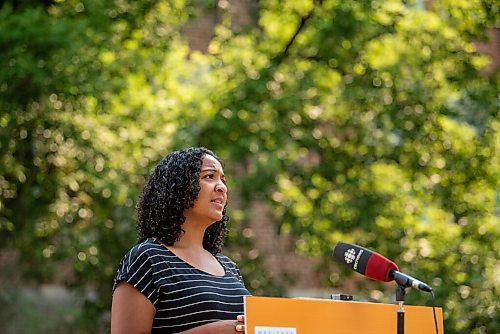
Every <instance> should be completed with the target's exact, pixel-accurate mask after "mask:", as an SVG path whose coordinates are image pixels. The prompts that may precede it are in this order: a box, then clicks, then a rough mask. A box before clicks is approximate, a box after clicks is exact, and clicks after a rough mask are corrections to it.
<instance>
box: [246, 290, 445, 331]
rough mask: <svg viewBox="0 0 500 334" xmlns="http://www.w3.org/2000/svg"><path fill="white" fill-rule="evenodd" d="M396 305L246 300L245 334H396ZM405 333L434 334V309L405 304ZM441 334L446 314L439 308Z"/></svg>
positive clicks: (262, 299)
mask: <svg viewBox="0 0 500 334" xmlns="http://www.w3.org/2000/svg"><path fill="white" fill-rule="evenodd" d="M397 309H398V305H395V304H377V303H367V302H356V301H339V300H329V299H315V298H274V297H256V296H247V297H245V322H246V332H245V333H246V334H354V333H356V334H363V333H364V334H396V333H397ZM404 309H405V326H404V327H405V334H434V333H435V332H436V331H435V326H434V316H433V313H432V307H427V306H410V305H405V306H404ZM436 317H437V323H438V329H439V334H443V312H442V309H441V308H438V307H437V308H436Z"/></svg>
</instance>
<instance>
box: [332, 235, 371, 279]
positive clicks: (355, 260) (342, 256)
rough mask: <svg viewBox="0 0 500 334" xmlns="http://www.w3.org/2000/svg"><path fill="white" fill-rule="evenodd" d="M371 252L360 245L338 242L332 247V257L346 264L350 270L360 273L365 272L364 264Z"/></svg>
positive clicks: (366, 262)
mask: <svg viewBox="0 0 500 334" xmlns="http://www.w3.org/2000/svg"><path fill="white" fill-rule="evenodd" d="M372 254H373V252H372V251H370V250H368V249H366V248H363V247H361V246H357V245H353V244H348V243H345V242H339V243H337V245H335V248H334V249H333V258H334V259H335V260H337V261H338V262H340V263H342V264H344V265H346V266H347V267H349V268H350V269H351V270H354V271H355V272H358V273H360V274H362V275H364V274H365V272H366V266H367V265H368V261H369V260H370V257H371V256H372Z"/></svg>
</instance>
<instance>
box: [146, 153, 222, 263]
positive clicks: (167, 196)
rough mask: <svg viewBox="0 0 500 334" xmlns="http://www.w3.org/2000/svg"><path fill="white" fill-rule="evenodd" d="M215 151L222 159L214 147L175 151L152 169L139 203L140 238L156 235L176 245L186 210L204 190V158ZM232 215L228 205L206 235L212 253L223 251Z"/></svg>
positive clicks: (182, 231) (161, 239)
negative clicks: (211, 148)
mask: <svg viewBox="0 0 500 334" xmlns="http://www.w3.org/2000/svg"><path fill="white" fill-rule="evenodd" d="M207 154H208V155H211V156H213V157H214V158H215V159H217V160H218V161H219V162H220V163H221V165H222V161H221V160H220V158H219V157H218V156H217V155H215V154H214V153H213V152H212V151H211V150H209V149H207V148H204V147H190V148H186V149H183V150H180V151H175V152H172V153H170V154H168V155H167V156H166V157H165V158H163V159H162V160H161V161H160V163H158V165H156V167H155V169H154V170H153V172H151V174H150V176H149V178H148V180H147V182H146V185H145V186H144V189H143V190H142V193H141V194H140V196H139V201H138V203H137V218H138V222H137V239H138V242H142V241H144V240H146V239H147V238H156V239H157V240H159V241H161V242H162V243H164V244H165V245H167V246H172V245H173V244H174V243H175V242H176V241H178V240H179V239H180V237H181V235H182V233H184V230H183V229H182V224H183V223H184V221H185V220H186V218H185V217H184V214H183V212H184V210H185V209H188V208H192V207H193V206H194V203H195V201H196V199H197V198H198V193H199V192H200V185H199V176H200V169H201V165H202V159H203V157H204V156H205V155H207ZM228 221H229V217H228V216H227V214H226V207H224V210H223V212H222V219H221V220H219V221H217V222H215V223H213V224H212V225H210V226H209V227H208V228H207V230H206V231H205V235H204V237H203V247H204V248H205V249H206V250H208V251H209V252H210V253H212V254H214V255H215V254H217V253H219V252H220V251H221V248H222V243H223V242H222V241H223V238H224V237H225V236H226V235H227V232H228V230H227V223H228Z"/></svg>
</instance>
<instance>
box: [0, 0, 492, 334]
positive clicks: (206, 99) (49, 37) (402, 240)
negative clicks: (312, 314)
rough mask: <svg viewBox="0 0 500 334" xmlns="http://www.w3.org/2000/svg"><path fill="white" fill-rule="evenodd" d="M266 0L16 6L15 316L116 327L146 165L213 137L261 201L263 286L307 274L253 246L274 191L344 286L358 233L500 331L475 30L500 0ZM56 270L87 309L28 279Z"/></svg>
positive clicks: (2, 73) (12, 149)
mask: <svg viewBox="0 0 500 334" xmlns="http://www.w3.org/2000/svg"><path fill="white" fill-rule="evenodd" d="M243 2H244V1H243ZM248 2H249V3H250V2H251V3H252V5H251V8H252V11H251V12H250V13H249V15H250V16H251V23H250V24H247V25H239V26H236V25H235V24H234V22H233V20H232V13H233V10H234V8H233V4H232V2H231V1H225V0H220V1H215V0H207V1H200V0H199V1H196V0H192V1H189V0H157V1H153V0H134V1H129V0H45V1H35V0H31V1H29V0H26V1H13V0H12V1H9V0H7V1H2V2H1V3H0V50H1V52H0V64H1V68H0V156H1V164H0V254H1V257H0V260H1V261H0V263H1V265H2V272H1V273H0V284H1V289H0V301H1V305H2V306H1V307H0V322H1V323H2V325H1V326H3V329H2V330H0V331H1V332H5V333H32V332H38V333H42V332H47V333H48V332H53V331H54V330H56V331H61V330H63V331H64V329H67V330H71V331H72V332H74V333H96V332H106V331H107V326H108V320H107V314H108V311H109V307H110V300H111V285H112V278H113V276H114V273H115V270H116V268H117V264H118V262H119V260H120V258H121V257H122V256H123V254H124V253H125V251H126V250H127V249H128V248H129V247H130V246H131V245H132V244H133V243H134V242H135V214H134V206H135V203H136V199H137V195H138V192H139V191H140V189H141V187H142V184H143V183H144V180H145V177H146V176H147V175H148V174H149V171H150V169H151V168H152V167H153V166H154V165H155V164H156V162H158V161H159V160H160V159H161V158H162V157H163V156H164V155H165V154H167V153H168V152H169V151H171V150H174V149H178V148H181V147H185V146H191V145H203V146H207V147H209V148H211V149H213V150H214V151H216V152H218V153H219V155H220V156H221V157H222V158H224V159H225V160H226V167H225V168H226V173H227V174H228V175H231V179H230V180H229V183H230V187H231V189H232V190H231V191H232V193H234V194H235V197H237V198H239V199H240V200H239V201H238V202H239V205H238V207H235V208H233V214H232V220H231V223H232V232H231V234H230V236H229V239H228V246H229V248H228V249H229V252H230V254H232V256H233V257H235V258H236V259H238V263H239V264H240V266H241V268H242V271H243V273H244V276H245V279H246V280H247V282H249V283H248V286H249V288H250V290H251V291H252V292H253V293H254V294H258V295H274V296H284V295H286V294H287V284H288V283H287V282H286V281H277V280H275V279H274V280H273V278H272V277H271V276H270V275H267V274H266V269H265V267H264V265H263V257H265V255H260V256H248V254H249V253H250V252H252V250H253V240H252V238H258V235H253V236H252V234H249V233H243V231H244V228H245V226H246V225H247V222H248V218H249V216H250V215H251V214H252V213H251V212H250V210H249V209H250V207H251V206H252V203H255V202H260V203H264V204H265V205H266V206H267V207H268V208H269V211H270V213H271V217H272V223H273V224H274V225H275V227H276V229H277V231H279V232H280V233H282V234H287V235H291V236H293V240H294V245H295V249H296V252H297V253H300V254H303V255H306V256H311V258H313V257H314V258H319V259H322V261H321V262H320V266H319V268H318V273H317V275H320V276H321V277H322V281H323V284H324V287H325V288H339V287H342V284H343V282H345V281H347V280H348V276H349V275H351V274H352V273H350V272H347V271H346V270H344V269H343V268H340V266H338V265H336V264H334V263H332V262H333V261H332V260H331V256H330V255H331V250H332V247H333V245H335V243H336V242H338V241H346V242H353V243H356V244H359V245H363V246H365V247H368V248H371V249H373V250H377V251H378V252H380V253H382V254H384V255H385V256H387V257H389V258H391V259H392V260H394V261H395V262H396V263H398V264H399V266H400V268H401V270H402V271H404V272H408V273H411V274H412V275H413V276H415V277H419V278H421V279H422V280H424V281H427V282H428V283H429V284H431V285H432V286H433V287H434V289H435V292H436V297H437V303H438V306H441V307H443V310H444V315H445V331H446V333H448V334H454V333H498V332H499V331H500V322H499V318H498V306H499V299H498V291H499V285H500V283H499V282H500V281H499V278H498V277H500V266H499V251H500V238H499V237H500V224H499V206H498V205H499V202H500V195H499V192H498V184H499V179H500V178H499V176H500V175H499V174H500V161H499V155H498V153H499V151H500V135H499V129H500V121H499V118H498V111H499V109H500V103H499V89H498V87H499V79H500V76H499V74H498V69H496V70H495V69H493V70H492V69H491V66H489V65H490V63H491V60H490V59H489V58H488V57H487V56H485V55H482V54H480V53H478V52H477V50H476V48H475V47H474V44H473V41H483V42H487V34H486V28H488V27H499V23H500V16H499V3H498V2H497V1H495V0H454V1H448V0H440V1H438V0H435V1H417V0H414V1H412V0H408V1H403V0H361V1H341V0H323V1H321V0H281V1H278V0H261V1H248ZM207 11H211V12H215V13H216V14H217V17H218V19H219V24H218V25H217V27H216V29H215V30H214V32H213V36H212V38H211V40H210V43H209V45H208V48H207V52H198V51H194V50H191V49H190V47H189V44H188V42H187V40H186V38H185V36H184V35H183V34H182V28H183V26H184V24H185V23H186V22H189V21H190V20H192V19H194V18H196V15H199V13H203V12H207ZM356 282H357V286H356V289H357V291H359V294H361V295H363V294H364V295H365V296H370V298H372V299H374V300H378V301H382V302H391V301H392V300H391V298H392V297H391V294H392V293H393V292H394V287H393V286H392V285H391V286H387V284H381V283H380V284H379V283H375V282H372V281H370V282H367V280H363V279H360V280H357V281H356ZM43 283H52V284H53V283H55V284H62V285H64V286H66V287H68V288H69V289H70V290H71V291H72V292H73V293H75V295H76V296H77V297H78V301H79V302H78V303H77V305H76V306H77V307H76V306H75V308H66V309H64V310H58V309H57V305H55V306H53V310H52V311H53V313H54V312H55V313H54V314H62V316H56V317H53V318H51V317H49V316H48V315H46V314H45V313H44V312H45V311H48V309H49V308H50V307H49V306H48V305H38V304H37V300H36V298H29V296H27V295H26V294H22V293H20V291H22V289H21V288H26V287H31V288H34V289H36V287H37V286H40V284H43ZM374 291H375V292H377V291H378V292H381V293H378V294H377V293H374ZM407 303H409V304H418V305H431V301H430V297H429V296H428V295H425V294H422V293H417V292H413V293H410V294H408V297H407ZM27 319H31V320H32V321H31V322H30V321H27Z"/></svg>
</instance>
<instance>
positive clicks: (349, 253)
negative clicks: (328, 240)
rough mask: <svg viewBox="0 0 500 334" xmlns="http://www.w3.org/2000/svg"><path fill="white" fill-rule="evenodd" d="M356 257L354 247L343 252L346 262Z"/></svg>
mask: <svg viewBox="0 0 500 334" xmlns="http://www.w3.org/2000/svg"><path fill="white" fill-rule="evenodd" d="M355 258H356V251H355V250H354V249H352V248H351V249H349V250H348V251H346V252H345V253H344V259H345V262H346V263H348V264H349V263H351V262H352V261H354V259H355Z"/></svg>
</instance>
